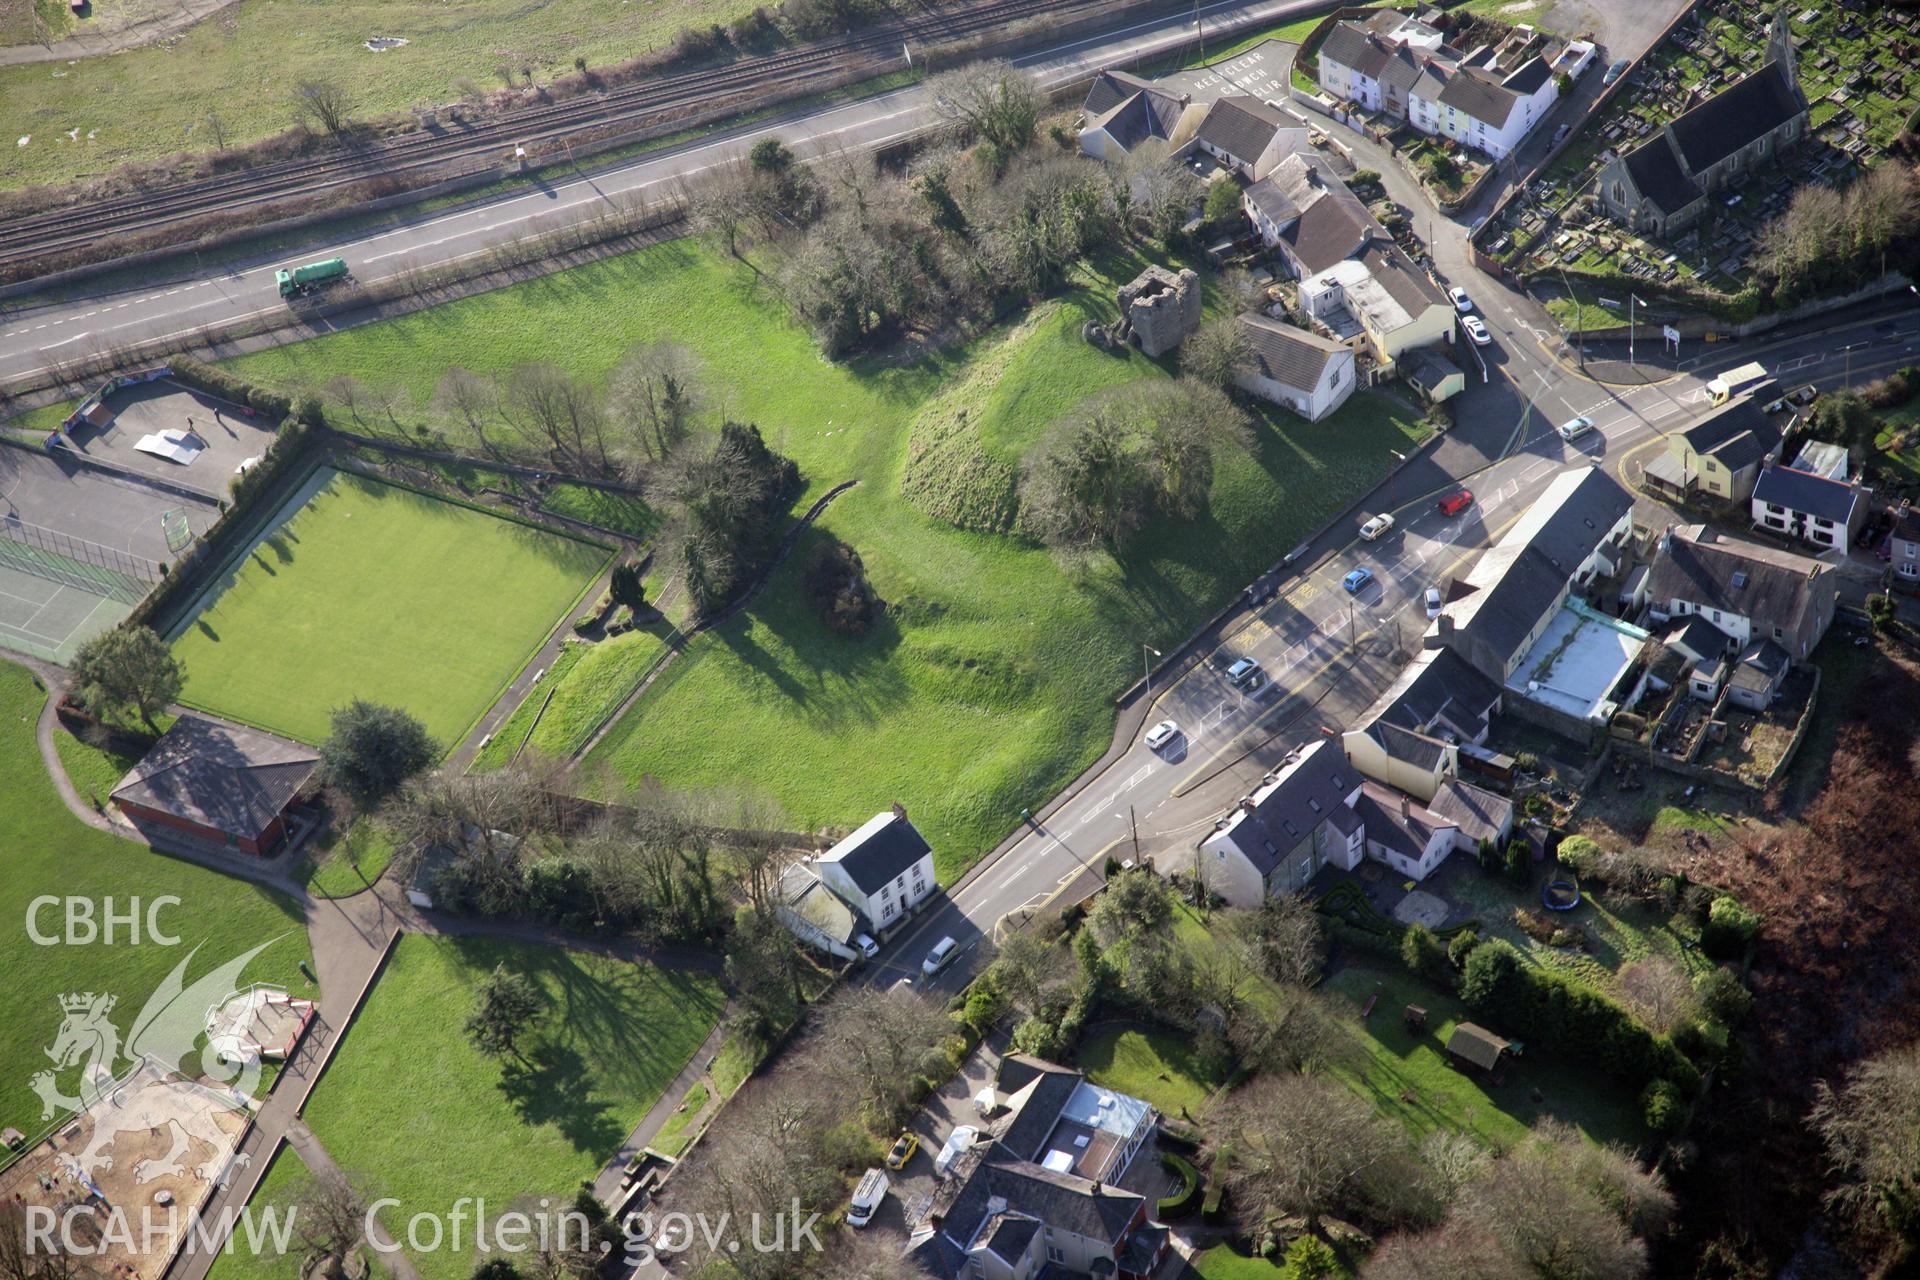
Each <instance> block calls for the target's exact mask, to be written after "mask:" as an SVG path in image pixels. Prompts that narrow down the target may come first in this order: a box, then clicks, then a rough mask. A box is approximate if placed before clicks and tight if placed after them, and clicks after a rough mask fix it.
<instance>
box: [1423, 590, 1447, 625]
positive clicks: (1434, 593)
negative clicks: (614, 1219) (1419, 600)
mask: <svg viewBox="0 0 1920 1280" xmlns="http://www.w3.org/2000/svg"><path fill="white" fill-rule="evenodd" d="M1444 603H1445V601H1444V600H1442V598H1441V596H1440V588H1438V587H1428V588H1427V596H1426V606H1427V619H1428V621H1432V620H1433V619H1435V618H1437V617H1439V616H1440V606H1441V605H1442V604H1444Z"/></svg>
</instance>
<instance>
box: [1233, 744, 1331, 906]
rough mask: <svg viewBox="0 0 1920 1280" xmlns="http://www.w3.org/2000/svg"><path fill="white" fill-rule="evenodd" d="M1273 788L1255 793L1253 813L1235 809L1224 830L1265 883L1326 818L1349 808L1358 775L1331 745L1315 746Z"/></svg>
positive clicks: (1265, 785) (1265, 786) (1285, 770)
mask: <svg viewBox="0 0 1920 1280" xmlns="http://www.w3.org/2000/svg"><path fill="white" fill-rule="evenodd" d="M1278 774H1279V776H1278V777H1276V778H1275V779H1274V781H1272V782H1271V783H1267V782H1263V783H1262V784H1261V785H1260V787H1259V788H1258V789H1256V790H1255V791H1254V793H1253V797H1254V798H1253V809H1252V812H1248V810H1247V809H1246V807H1245V806H1244V805H1243V806H1242V807H1241V808H1238V809H1236V810H1234V812H1233V816H1232V817H1231V818H1230V819H1229V820H1228V825H1227V826H1226V827H1225V828H1223V829H1222V831H1223V833H1224V834H1226V835H1229V836H1230V837H1231V838H1232V840H1233V843H1234V844H1235V846H1237V847H1238V848H1239V850H1240V852H1241V853H1242V854H1243V855H1245V857H1246V859H1247V861H1248V862H1250V863H1252V864H1253V866H1254V868H1255V869H1256V870H1257V871H1259V873H1260V875H1261V877H1262V878H1263V879H1264V878H1265V877H1266V876H1267V875H1268V874H1269V873H1271V872H1272V871H1273V869H1274V868H1275V867H1277V866H1279V865H1280V859H1281V858H1283V857H1285V856H1286V855H1287V853H1288V851H1289V850H1291V849H1292V848H1293V847H1294V846H1295V845H1297V844H1299V843H1300V842H1301V841H1302V840H1304V839H1306V838H1307V836H1308V835H1309V834H1311V833H1312V831H1313V829H1314V828H1315V827H1317V826H1319V825H1320V823H1321V821H1322V820H1323V819H1325V818H1328V817H1330V816H1332V814H1333V812H1334V811H1335V810H1337V809H1341V808H1344V807H1345V805H1346V798H1347V794H1348V793H1349V792H1350V791H1352V790H1353V788H1354V785H1355V784H1356V783H1357V782H1359V780H1360V774H1359V772H1358V771H1357V770H1355V769H1354V768H1353V766H1352V765H1351V764H1349V763H1348V761H1347V757H1346V753H1345V752H1343V751H1342V750H1340V748H1339V747H1338V746H1337V745H1335V744H1333V743H1331V742H1328V741H1325V740H1322V741H1318V742H1312V743H1309V744H1307V746H1306V747H1305V748H1304V749H1302V751H1301V752H1300V754H1299V756H1298V757H1297V758H1296V759H1295V760H1294V762H1293V763H1292V764H1290V765H1283V766H1282V767H1281V768H1280V770H1279V771H1278Z"/></svg>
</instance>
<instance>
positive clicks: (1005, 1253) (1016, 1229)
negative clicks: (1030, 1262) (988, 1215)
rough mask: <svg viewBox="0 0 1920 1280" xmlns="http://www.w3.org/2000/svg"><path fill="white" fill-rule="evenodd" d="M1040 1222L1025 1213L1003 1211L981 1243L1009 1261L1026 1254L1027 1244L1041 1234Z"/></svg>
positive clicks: (988, 1229)
mask: <svg viewBox="0 0 1920 1280" xmlns="http://www.w3.org/2000/svg"><path fill="white" fill-rule="evenodd" d="M1039 1231H1040V1223H1039V1222H1038V1221H1036V1220H1035V1219H1033V1218H1030V1217H1028V1216H1027V1215H1026V1214H1024V1213H1003V1214H1000V1215H999V1216H998V1217H997V1218H996V1219H994V1221H993V1222H992V1223H991V1224H989V1225H988V1228H987V1232H986V1235H985V1236H984V1237H983V1238H982V1241H981V1243H983V1244H985V1245H986V1246H987V1248H989V1249H991V1250H993V1251H994V1253H996V1254H997V1255H999V1256H1000V1257H1001V1258H1002V1259H1003V1260H1005V1261H1007V1262H1018V1261H1019V1260H1020V1259H1021V1258H1023V1257H1025V1256H1026V1252H1027V1246H1028V1245H1030V1244H1032V1243H1033V1237H1034V1236H1035V1235H1037V1234H1039Z"/></svg>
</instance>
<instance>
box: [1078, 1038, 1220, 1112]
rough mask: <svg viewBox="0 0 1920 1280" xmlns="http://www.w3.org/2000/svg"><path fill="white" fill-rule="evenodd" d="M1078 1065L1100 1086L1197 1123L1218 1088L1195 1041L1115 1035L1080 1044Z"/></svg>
mask: <svg viewBox="0 0 1920 1280" xmlns="http://www.w3.org/2000/svg"><path fill="white" fill-rule="evenodd" d="M1076 1063H1077V1065H1078V1066H1079V1067H1080V1068H1081V1070H1083V1071H1085V1072H1086V1073H1087V1076H1088V1078H1089V1079H1091V1080H1092V1081H1093V1082H1094V1083H1095V1084H1098V1085H1101V1086H1103V1087H1105V1088H1108V1089H1114V1090H1118V1091H1119V1092H1121V1093H1124V1094H1127V1095H1128V1096H1130V1097H1135V1098H1140V1099H1142V1100H1144V1101H1146V1102H1150V1103H1152V1104H1153V1105H1154V1106H1155V1107H1157V1108H1158V1109H1159V1111H1160V1113H1161V1114H1162V1115H1167V1116H1188V1117H1190V1118H1191V1117H1198V1116H1199V1114H1200V1110H1201V1108H1202V1107H1204V1106H1205V1105H1206V1101H1207V1098H1208V1097H1209V1096H1210V1095H1211V1094H1212V1093H1213V1090H1214V1089H1215V1088H1216V1087H1218V1085H1219V1083H1220V1082H1219V1081H1217V1080H1215V1079H1213V1078H1212V1076H1211V1075H1210V1074H1209V1073H1208V1072H1207V1070H1206V1068H1205V1067H1204V1066H1203V1065H1202V1064H1201V1063H1200V1061H1199V1059H1198V1058H1197V1057H1196V1056H1195V1055H1194V1052H1193V1043H1192V1037H1191V1036H1185V1035H1178V1034H1175V1033H1173V1032H1170V1031H1141V1030H1135V1029H1131V1028H1129V1029H1125V1030H1121V1029H1118V1028H1116V1029H1113V1030H1108V1031H1103V1032H1101V1033H1100V1034H1099V1035H1097V1036H1092V1037H1090V1038H1088V1039H1086V1040H1084V1041H1082V1042H1081V1044H1080V1051H1079V1053H1078V1054H1077V1055H1076Z"/></svg>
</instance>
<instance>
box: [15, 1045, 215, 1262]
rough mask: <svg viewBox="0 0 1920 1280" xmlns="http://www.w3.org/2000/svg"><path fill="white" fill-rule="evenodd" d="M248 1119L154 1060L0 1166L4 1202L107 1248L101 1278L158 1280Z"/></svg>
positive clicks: (102, 1257)
mask: <svg viewBox="0 0 1920 1280" xmlns="http://www.w3.org/2000/svg"><path fill="white" fill-rule="evenodd" d="M247 1122H248V1113H247V1111H246V1110H245V1109H244V1108H242V1107H238V1106H236V1105H235V1104H234V1103H233V1102H232V1101H230V1100H229V1098H228V1097H227V1096H226V1095H225V1094H224V1093H223V1092H220V1091H217V1090H215V1089H212V1088H209V1087H207V1086H204V1085H200V1084H195V1083H193V1082H191V1081H187V1080H182V1079H180V1078H178V1077H176V1076H172V1075H169V1074H167V1073H165V1072H163V1071H162V1070H160V1068H159V1067H158V1066H156V1065H155V1064H154V1063H153V1062H152V1061H151V1060H148V1061H147V1062H144V1063H143V1064H142V1065H140V1066H139V1067H137V1068H135V1069H134V1070H133V1071H132V1072H131V1073H130V1074H128V1075H127V1076H126V1077H125V1078H123V1079H122V1080H120V1081H119V1082H118V1083H117V1084H115V1085H113V1086H112V1087H111V1088H110V1089H108V1090H106V1091H105V1092H104V1093H103V1095H102V1096H101V1098H100V1099H99V1100H98V1101H97V1102H95V1103H94V1104H93V1105H92V1106H90V1107H88V1108H87V1109H86V1110H85V1111H82V1112H80V1113H79V1114H77V1115H75V1116H73V1117H72V1118H71V1119H69V1120H68V1121H66V1122H65V1123H63V1124H62V1125H61V1126H60V1127H59V1128H58V1129H56V1130H54V1131H53V1132H51V1133H49V1134H47V1135H46V1136H45V1137H44V1138H42V1139H41V1140H40V1141H39V1142H38V1143H35V1144H34V1145H33V1146H31V1147H28V1148H27V1149H25V1150H23V1151H22V1152H21V1153H20V1154H19V1155H18V1156H17V1157H16V1158H15V1159H14V1160H13V1161H12V1162H11V1163H10V1164H8V1165H7V1166H6V1167H5V1168H4V1169H0V1200H15V1199H16V1198H17V1199H18V1201H19V1202H21V1203H25V1204H27V1205H30V1206H36V1205H37V1206H43V1207H45V1208H48V1209H51V1210H53V1212H54V1213H55V1214H57V1215H67V1214H71V1215H72V1224H73V1225H72V1236H73V1238H74V1239H75V1240H77V1241H84V1242H87V1243H88V1244H89V1245H90V1246H96V1247H99V1248H100V1249H101V1250H102V1252H101V1254H100V1256H98V1257H96V1258H93V1259H91V1261H92V1262H94V1263H95V1264H96V1266H95V1267H94V1268H93V1269H94V1270H95V1272H96V1273H97V1274H100V1275H107V1274H109V1273H111V1274H113V1275H117V1276H121V1277H123V1278H125V1280H132V1278H133V1277H138V1280H159V1277H160V1276H161V1275H163V1274H164V1273H165V1271H166V1269H167V1264H168V1262H169V1261H170V1260H171V1259H172V1257H173V1253H174V1246H175V1244H176V1243H178V1242H179V1241H181V1240H184V1239H185V1236H186V1232H187V1230H188V1219H189V1215H190V1214H191V1213H193V1212H194V1211H196V1210H197V1209H198V1208H199V1206H200V1204H201V1202H202V1201H203V1200H205V1199H206V1196H207V1193H208V1192H209V1191H210V1190H211V1189H212V1188H213V1186H214V1184H215V1183H216V1182H217V1181H218V1180H219V1179H220V1178H222V1177H224V1176H225V1175H226V1173H227V1171H228V1162H229V1161H230V1159H231V1158H232V1156H233V1153H234V1150H235V1149H236V1148H237V1147H238V1145H239V1142H240V1138H241V1136H242V1135H243V1134H244V1133H245V1132H246V1127H247ZM149 1223H151V1224H152V1232H151V1239H150V1240H149V1239H148V1238H147V1236H148V1231H147V1226H148V1224H149ZM110 1224H111V1226H112V1227H113V1228H114V1230H112V1231H109V1226H110ZM123 1224H124V1226H123ZM149 1246H151V1247H149Z"/></svg>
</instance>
